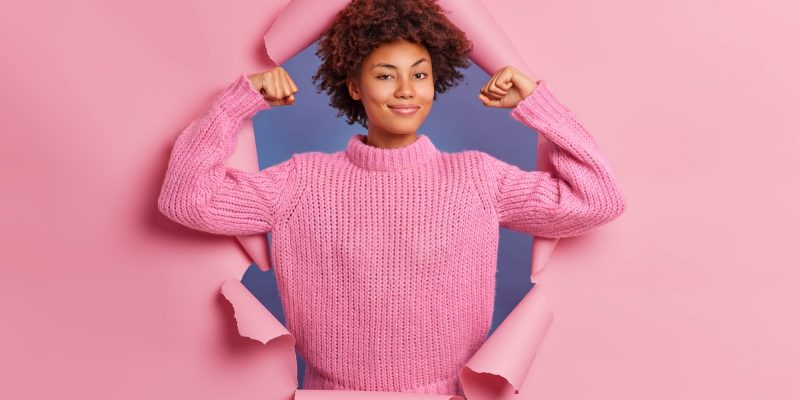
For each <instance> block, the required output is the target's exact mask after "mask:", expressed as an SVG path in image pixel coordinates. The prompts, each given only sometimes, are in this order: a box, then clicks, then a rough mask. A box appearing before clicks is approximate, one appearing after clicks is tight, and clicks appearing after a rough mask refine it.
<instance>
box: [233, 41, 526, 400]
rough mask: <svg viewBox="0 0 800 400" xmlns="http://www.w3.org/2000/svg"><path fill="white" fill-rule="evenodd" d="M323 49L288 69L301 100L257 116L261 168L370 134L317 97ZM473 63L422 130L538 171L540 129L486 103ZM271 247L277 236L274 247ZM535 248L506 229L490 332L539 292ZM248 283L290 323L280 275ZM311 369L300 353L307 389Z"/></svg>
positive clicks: (306, 53) (255, 275)
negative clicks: (528, 295) (307, 370)
mask: <svg viewBox="0 0 800 400" xmlns="http://www.w3.org/2000/svg"><path fill="white" fill-rule="evenodd" d="M316 48H317V43H316V42H315V43H312V44H311V45H310V46H309V47H307V48H306V49H305V50H303V51H302V52H301V53H299V54H298V55H296V56H294V57H293V58H292V59H290V60H288V61H287V62H285V63H284V64H283V65H282V67H283V68H284V69H286V71H287V72H288V73H289V75H290V76H291V77H292V79H293V80H294V81H295V83H296V84H297V86H298V89H299V90H298V92H297V93H296V94H295V99H296V103H295V104H294V105H292V106H284V107H274V108H271V109H269V110H265V111H263V112H260V113H258V114H256V115H255V116H254V117H253V126H254V129H255V135H256V145H257V148H258V158H259V166H260V168H262V169H263V168H266V167H268V166H270V165H274V164H277V163H279V162H282V161H285V160H287V159H289V158H290V157H291V156H292V154H294V153H303V152H308V151H322V152H326V153H334V152H337V151H341V150H344V148H345V146H346V144H347V141H348V139H349V138H350V137H351V136H352V135H353V134H355V133H363V134H366V129H365V128H363V127H362V126H361V125H358V124H354V125H348V124H347V123H346V122H345V119H344V117H341V118H336V110H335V109H334V108H332V107H331V106H329V105H328V102H329V100H330V98H329V97H328V96H327V94H325V93H320V92H317V89H316V87H315V86H314V84H313V82H312V79H311V76H312V75H313V74H314V73H315V72H316V70H317V68H318V67H319V65H320V63H321V61H320V59H319V58H318V57H317V56H316V54H315V52H316ZM470 64H471V65H470V67H469V68H467V69H465V70H462V72H463V73H464V75H465V79H464V80H463V81H462V83H461V84H460V85H459V86H458V87H454V88H451V89H450V90H449V91H448V92H447V93H444V94H441V93H440V94H437V99H436V101H435V102H434V104H433V108H432V109H431V112H430V114H429V115H428V118H427V119H426V120H425V122H424V123H423V124H422V126H421V127H420V128H419V130H418V131H417V133H418V134H425V135H427V136H428V137H430V139H431V141H432V142H433V143H434V144H435V145H436V147H437V148H438V149H439V150H441V151H443V152H458V151H462V150H480V151H483V152H486V153H489V154H491V155H493V156H495V157H497V158H499V159H502V160H504V161H506V162H508V163H511V164H515V165H517V166H519V167H520V168H522V169H523V170H526V171H531V170H533V169H534V168H535V166H536V137H537V132H536V131H535V130H533V129H531V128H528V127H527V126H525V125H523V124H521V123H519V122H518V121H516V120H514V119H512V118H511V116H510V115H509V114H510V112H511V109H500V108H493V107H485V106H484V105H483V103H482V102H481V101H480V100H479V99H478V92H479V90H480V88H481V87H483V85H484V84H485V83H486V82H487V81H488V80H489V78H490V75H488V74H487V73H486V72H484V71H483V70H481V69H480V68H479V67H477V66H476V65H475V64H473V63H470ZM255 72H259V71H248V73H250V74H252V73H255ZM271 243H272V239H271V237H270V246H271ZM531 245H532V237H531V236H529V235H526V234H523V233H519V232H513V231H510V230H507V229H505V228H501V229H500V247H499V254H498V262H497V289H496V296H495V309H494V314H493V317H492V327H491V331H490V334H491V332H493V331H494V330H495V328H497V325H499V324H500V323H501V322H502V321H503V320H504V319H505V318H506V316H507V315H508V314H509V313H510V312H511V310H512V309H513V308H514V307H515V306H516V305H517V303H518V302H519V301H520V300H521V299H522V297H523V296H524V295H525V294H526V293H527V292H528V291H529V290H530V288H531V287H532V284H531V283H530V270H531ZM242 282H243V283H244V285H245V286H246V287H247V288H248V289H249V290H250V291H251V292H253V294H255V296H256V297H257V298H258V299H259V300H260V301H261V302H262V303H263V304H264V306H266V307H267V308H268V309H269V310H270V312H272V313H273V314H274V315H275V316H276V318H278V319H279V320H280V321H281V322H282V323H284V324H285V322H286V320H285V317H284V313H283V309H282V307H281V303H280V298H279V296H278V288H277V283H276V281H275V275H274V273H273V270H269V271H267V272H262V271H261V270H259V269H258V267H256V265H255V264H252V265H251V266H250V267H249V268H248V269H247V271H246V272H245V275H244V277H243V279H242ZM304 368H305V365H304V362H303V360H302V358H301V357H300V356H299V354H298V379H300V387H301V388H302V387H303V386H302V379H303V370H304Z"/></svg>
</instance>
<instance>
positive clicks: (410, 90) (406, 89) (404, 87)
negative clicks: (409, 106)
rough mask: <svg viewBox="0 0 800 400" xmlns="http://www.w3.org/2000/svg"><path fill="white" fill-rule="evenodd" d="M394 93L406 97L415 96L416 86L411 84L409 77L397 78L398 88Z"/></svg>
mask: <svg viewBox="0 0 800 400" xmlns="http://www.w3.org/2000/svg"><path fill="white" fill-rule="evenodd" d="M394 95H395V96H396V97H402V98H404V99H407V98H411V97H414V87H413V86H411V83H410V82H409V80H408V78H402V79H398V80H397V90H396V91H395V93H394Z"/></svg>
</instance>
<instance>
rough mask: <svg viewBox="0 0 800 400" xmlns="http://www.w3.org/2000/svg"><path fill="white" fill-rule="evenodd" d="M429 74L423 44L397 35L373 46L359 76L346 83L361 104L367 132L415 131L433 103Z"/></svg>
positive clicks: (354, 97)
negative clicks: (379, 44)
mask: <svg viewBox="0 0 800 400" xmlns="http://www.w3.org/2000/svg"><path fill="white" fill-rule="evenodd" d="M432 75H433V66H432V65H431V56H430V54H429V53H428V50H427V49H426V48H425V46H422V45H419V44H416V43H412V42H409V41H406V40H402V39H400V40H397V41H394V42H391V43H386V44H383V45H381V46H380V47H378V48H376V49H375V50H373V51H372V53H370V54H369V55H368V56H367V57H366V58H365V59H364V61H363V63H362V65H361V73H360V75H359V79H358V80H357V81H352V80H351V81H349V82H348V85H347V86H348V90H349V91H350V96H352V97H353V99H355V100H360V101H361V102H362V103H363V104H364V109H365V110H366V113H367V118H368V120H369V134H370V135H377V136H386V135H408V134H415V133H416V132H417V128H419V126H420V125H421V124H422V122H423V121H424V120H425V118H426V117H427V116H428V113H430V110H431V105H432V104H433V94H434V88H433V82H434V81H433V76H432Z"/></svg>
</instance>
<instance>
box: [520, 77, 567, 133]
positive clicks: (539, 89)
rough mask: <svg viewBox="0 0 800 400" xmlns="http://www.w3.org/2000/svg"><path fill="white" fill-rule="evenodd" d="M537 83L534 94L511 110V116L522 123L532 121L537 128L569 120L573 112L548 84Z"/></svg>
mask: <svg viewBox="0 0 800 400" xmlns="http://www.w3.org/2000/svg"><path fill="white" fill-rule="evenodd" d="M537 83H538V84H537V85H536V88H535V89H533V92H531V93H530V94H529V95H528V96H527V97H525V98H524V99H522V101H520V102H519V104H517V106H516V107H514V109H513V110H511V116H512V117H513V118H514V119H516V120H517V121H519V122H522V123H525V120H528V121H531V122H532V123H534V125H536V126H543V125H544V126H547V125H555V124H557V123H558V122H559V121H563V120H564V119H566V118H569V117H570V115H571V114H572V111H571V110H570V109H569V107H567V106H566V105H564V104H562V103H561V102H560V101H559V100H558V99H557V98H556V97H555V95H554V94H553V92H551V91H550V87H549V86H548V85H547V82H545V81H544V80H539V81H538V82H537Z"/></svg>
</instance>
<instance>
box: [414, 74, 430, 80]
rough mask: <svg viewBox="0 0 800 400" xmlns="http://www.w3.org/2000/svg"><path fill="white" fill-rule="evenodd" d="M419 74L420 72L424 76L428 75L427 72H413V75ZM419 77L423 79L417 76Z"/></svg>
mask: <svg viewBox="0 0 800 400" xmlns="http://www.w3.org/2000/svg"><path fill="white" fill-rule="evenodd" d="M420 74H422V75H425V76H428V74H427V73H426V72H417V73H416V74H414V75H420ZM419 79H423V78H419Z"/></svg>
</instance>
